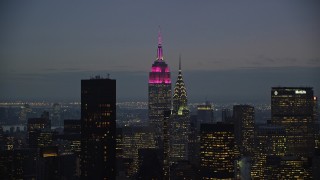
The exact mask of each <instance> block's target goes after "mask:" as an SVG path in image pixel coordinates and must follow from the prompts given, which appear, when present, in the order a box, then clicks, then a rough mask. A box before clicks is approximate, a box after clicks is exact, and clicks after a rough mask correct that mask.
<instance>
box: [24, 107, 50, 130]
mask: <svg viewBox="0 0 320 180" xmlns="http://www.w3.org/2000/svg"><path fill="white" fill-rule="evenodd" d="M36 129H37V130H51V122H50V119H49V112H47V111H44V112H43V113H42V114H41V117H40V118H29V119H28V123H27V130H28V132H31V131H33V130H36Z"/></svg>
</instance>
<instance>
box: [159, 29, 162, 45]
mask: <svg viewBox="0 0 320 180" xmlns="http://www.w3.org/2000/svg"><path fill="white" fill-rule="evenodd" d="M158 45H162V37H161V29H160V26H159V31H158Z"/></svg>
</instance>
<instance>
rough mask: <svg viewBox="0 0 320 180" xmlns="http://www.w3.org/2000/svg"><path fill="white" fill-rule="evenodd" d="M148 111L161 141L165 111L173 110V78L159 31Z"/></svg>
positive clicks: (150, 74)
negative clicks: (164, 56) (165, 57)
mask: <svg viewBox="0 0 320 180" xmlns="http://www.w3.org/2000/svg"><path fill="white" fill-rule="evenodd" d="M148 91H149V95H148V109H149V121H150V123H151V125H152V126H153V127H154V128H155V134H156V137H157V139H158V140H160V141H161V139H163V137H162V126H163V122H162V121H163V111H165V110H168V109H171V78H170V69H169V66H168V64H167V63H166V62H165V61H164V58H163V50H162V39H161V34H160V31H159V35H158V50H157V59H156V60H155V61H154V63H153V64H152V67H151V72H150V73H149V88H148Z"/></svg>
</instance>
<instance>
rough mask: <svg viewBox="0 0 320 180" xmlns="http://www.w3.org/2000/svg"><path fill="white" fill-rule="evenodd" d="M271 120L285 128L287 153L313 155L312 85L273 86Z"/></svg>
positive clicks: (313, 114)
mask: <svg viewBox="0 0 320 180" xmlns="http://www.w3.org/2000/svg"><path fill="white" fill-rule="evenodd" d="M271 122H272V124H274V125H279V126H282V127H284V128H285V131H286V140H287V142H286V148H287V155H295V156H312V154H313V152H314V147H315V141H314V125H315V113H314V96H313V89H312V88H311V87H273V88H272V89H271Z"/></svg>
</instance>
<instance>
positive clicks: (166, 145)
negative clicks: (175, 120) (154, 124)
mask: <svg viewBox="0 0 320 180" xmlns="http://www.w3.org/2000/svg"><path fill="white" fill-rule="evenodd" d="M171 118H172V111H171V110H166V111H163V126H162V128H163V178H164V179H170V178H169V176H170V134H169V123H170V120H171Z"/></svg>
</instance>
